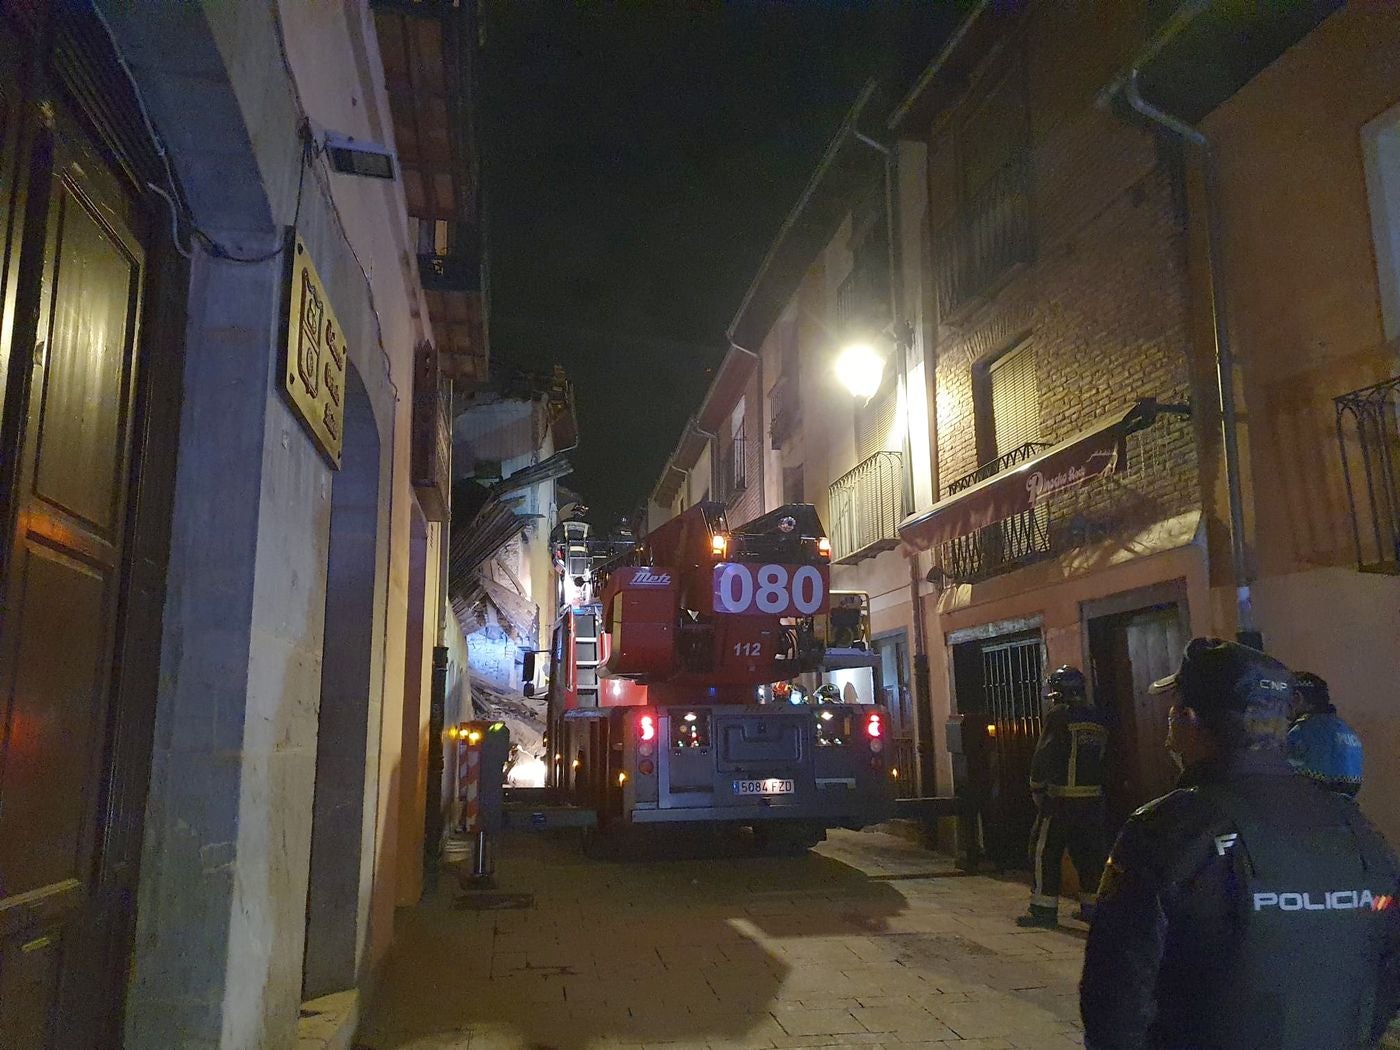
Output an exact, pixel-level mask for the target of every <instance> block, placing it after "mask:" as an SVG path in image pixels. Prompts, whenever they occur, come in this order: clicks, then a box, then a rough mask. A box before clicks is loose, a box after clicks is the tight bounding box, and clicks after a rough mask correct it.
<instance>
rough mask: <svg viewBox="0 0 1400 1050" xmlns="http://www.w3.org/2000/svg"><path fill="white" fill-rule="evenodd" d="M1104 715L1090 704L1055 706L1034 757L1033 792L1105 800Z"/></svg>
mask: <svg viewBox="0 0 1400 1050" xmlns="http://www.w3.org/2000/svg"><path fill="white" fill-rule="evenodd" d="M1107 745H1108V728H1107V726H1106V725H1105V723H1104V715H1103V712H1102V711H1101V710H1099V708H1097V707H1091V706H1090V705H1089V704H1052V705H1051V706H1050V710H1049V711H1047V712H1046V713H1045V722H1044V724H1043V726H1042V728H1041V731H1040V740H1039V741H1038V742H1037V743H1036V745H1035V754H1034V755H1032V756H1031V791H1033V792H1036V793H1040V792H1044V793H1045V794H1046V795H1047V796H1049V797H1050V798H1051V799H1097V798H1101V797H1102V796H1103V779H1104V776H1103V775H1104V752H1105V750H1106V748H1107Z"/></svg>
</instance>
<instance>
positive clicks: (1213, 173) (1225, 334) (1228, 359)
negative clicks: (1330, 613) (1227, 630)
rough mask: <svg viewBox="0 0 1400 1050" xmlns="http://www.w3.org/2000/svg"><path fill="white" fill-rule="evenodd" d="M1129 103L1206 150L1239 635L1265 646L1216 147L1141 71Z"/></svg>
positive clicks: (1131, 83)
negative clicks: (1146, 84)
mask: <svg viewBox="0 0 1400 1050" xmlns="http://www.w3.org/2000/svg"><path fill="white" fill-rule="evenodd" d="M1125 94H1126V97H1127V100H1128V104H1129V105H1130V106H1132V107H1133V109H1134V110H1135V111H1137V112H1138V113H1139V114H1141V115H1142V116H1144V117H1146V118H1147V119H1148V120H1150V121H1152V122H1153V123H1155V124H1157V125H1158V126H1160V127H1163V128H1165V129H1166V130H1167V131H1169V132H1171V133H1172V134H1173V135H1176V136H1177V137H1178V138H1180V139H1182V140H1183V141H1185V142H1189V143H1191V144H1192V145H1193V146H1195V147H1196V148H1197V149H1198V150H1199V151H1200V154H1201V162H1202V167H1203V170H1204V174H1205V209H1206V259H1207V264H1208V266H1209V267H1210V319H1211V326H1212V328H1213V329H1214V332H1215V375H1216V380H1217V383H1218V388H1219V394H1220V429H1221V436H1222V439H1223V443H1224V448H1225V488H1226V492H1227V493H1228V495H1229V502H1230V555H1231V560H1232V562H1233V571H1234V583H1235V602H1236V615H1237V616H1238V619H1239V623H1238V627H1237V632H1236V637H1237V638H1238V639H1239V641H1241V642H1243V643H1244V644H1246V645H1251V646H1254V647H1255V648H1259V649H1262V648H1263V644H1264V641H1263V635H1261V634H1260V632H1259V630H1258V628H1257V627H1256V626H1255V623H1254V605H1253V602H1252V601H1251V600H1250V582H1251V581H1250V576H1249V566H1248V564H1247V561H1246V558H1245V549H1244V499H1243V496H1242V495H1241V489H1240V448H1239V439H1238V436H1237V434H1236V426H1235V424H1236V414H1235V384H1234V374H1235V372H1234V369H1235V357H1234V353H1233V352H1232V350H1231V347H1230V332H1229V322H1228V317H1227V314H1226V309H1225V267H1224V264H1223V260H1222V253H1223V250H1224V249H1223V243H1222V242H1223V239H1224V238H1223V237H1222V227H1221V218H1220V184H1219V173H1218V170H1217V164H1216V156H1215V148H1214V146H1213V145H1212V143H1211V141H1210V139H1209V138H1208V137H1207V136H1206V134H1205V132H1203V131H1201V129H1200V128H1197V127H1193V126H1192V125H1190V124H1187V123H1186V122H1185V121H1183V120H1181V119H1180V118H1178V117H1174V116H1172V115H1171V114H1170V113H1167V112H1165V111H1164V110H1161V109H1159V108H1157V107H1156V106H1154V105H1152V103H1150V102H1148V101H1147V100H1146V99H1144V98H1143V97H1142V94H1141V92H1140V91H1139V90H1138V71H1137V70H1136V69H1134V70H1133V71H1132V72H1131V73H1130V74H1129V75H1128V80H1127V84H1126V87H1125Z"/></svg>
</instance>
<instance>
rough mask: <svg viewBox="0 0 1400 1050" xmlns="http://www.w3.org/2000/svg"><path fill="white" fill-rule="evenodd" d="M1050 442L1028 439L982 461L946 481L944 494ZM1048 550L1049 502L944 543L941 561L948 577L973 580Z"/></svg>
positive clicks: (1008, 465) (1006, 466)
mask: <svg viewBox="0 0 1400 1050" xmlns="http://www.w3.org/2000/svg"><path fill="white" fill-rule="evenodd" d="M1049 447H1050V446H1049V445H1048V444H1047V443H1045V442H1042V441H1027V442H1026V443H1025V444H1024V445H1018V446H1017V447H1016V448H1013V449H1012V450H1011V451H1010V452H1007V453H1006V454H1005V455H1002V456H999V457H997V458H996V459H994V460H991V461H990V462H987V463H983V464H982V465H981V466H980V467H978V468H977V469H976V470H974V471H971V472H969V473H967V474H964V475H963V476H962V477H960V478H958V479H957V480H956V481H953V482H951V483H950V484H949V485H948V489H947V494H948V495H949V496H953V495H956V494H957V493H959V492H963V491H964V490H966V489H969V488H971V487H972V486H973V485H975V484H977V483H978V482H979V481H985V480H986V479H987V478H990V477H992V476H994V475H996V474H1000V473H1001V472H1002V471H1003V470H1007V469H1009V468H1011V467H1013V466H1015V465H1016V464H1017V463H1023V462H1025V461H1026V460H1028V459H1031V458H1033V457H1034V456H1036V455H1038V454H1039V453H1040V452H1042V451H1043V450H1045V449H1047V448H1049ZM1049 553H1051V545H1050V511H1049V506H1048V503H1042V504H1040V505H1038V506H1036V507H1033V508H1032V509H1030V510H1027V511H1022V512H1021V513H1020V514H1014V515H1012V516H1011V517H1009V518H1006V519H1005V520H1003V521H998V522H994V523H993V524H991V525H988V526H986V527H985V528H982V529H978V530H977V531H976V532H974V533H971V534H969V535H967V536H960V537H958V538H957V539H955V540H951V541H949V542H948V543H945V544H943V548H942V551H941V556H940V564H941V565H942V567H943V573H944V575H945V576H947V577H948V579H950V580H955V581H957V582H959V583H973V582H976V581H978V580H985V579H989V578H991V577H992V576H996V575H999V574H1000V573H1003V572H1010V571H1011V570H1012V569H1018V568H1020V567H1021V566H1022V565H1026V564H1029V563H1030V562H1032V561H1037V560H1039V559H1040V558H1043V557H1045V556H1046V555H1048V554H1049Z"/></svg>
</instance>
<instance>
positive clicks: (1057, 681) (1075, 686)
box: [1045, 664, 1088, 704]
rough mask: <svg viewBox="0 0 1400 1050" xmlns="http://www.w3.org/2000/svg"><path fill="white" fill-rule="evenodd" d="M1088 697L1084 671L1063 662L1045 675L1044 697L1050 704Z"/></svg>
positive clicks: (1070, 701) (1071, 701)
mask: <svg viewBox="0 0 1400 1050" xmlns="http://www.w3.org/2000/svg"><path fill="white" fill-rule="evenodd" d="M1087 698H1088V692H1087V690H1086V688H1085V682H1084V672H1083V671H1081V670H1080V669H1079V668H1077V667H1071V666H1070V665H1069V664H1063V665H1061V666H1060V667H1057V668H1055V669H1054V670H1053V671H1051V672H1050V673H1049V674H1048V675H1046V676H1045V699H1046V700H1049V701H1050V702H1051V703H1052V704H1056V703H1069V704H1072V703H1074V702H1075V701H1078V700H1085V699H1087Z"/></svg>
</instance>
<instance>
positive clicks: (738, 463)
mask: <svg viewBox="0 0 1400 1050" xmlns="http://www.w3.org/2000/svg"><path fill="white" fill-rule="evenodd" d="M745 448H746V442H745V441H744V431H743V428H740V430H739V432H738V434H736V435H735V436H734V437H733V438H732V439H731V440H730V441H729V442H728V444H726V445H725V446H724V447H723V448H722V449H720V454H719V461H718V462H717V463H716V465H715V498H716V499H718V500H721V501H722V502H724V503H728V502H729V501H730V500H732V499H733V498H734V497H735V496H737V495H738V494H739V493H741V492H743V491H744V488H745V486H746V485H747V484H748V475H747V471H746V468H745V463H744V456H745Z"/></svg>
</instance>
